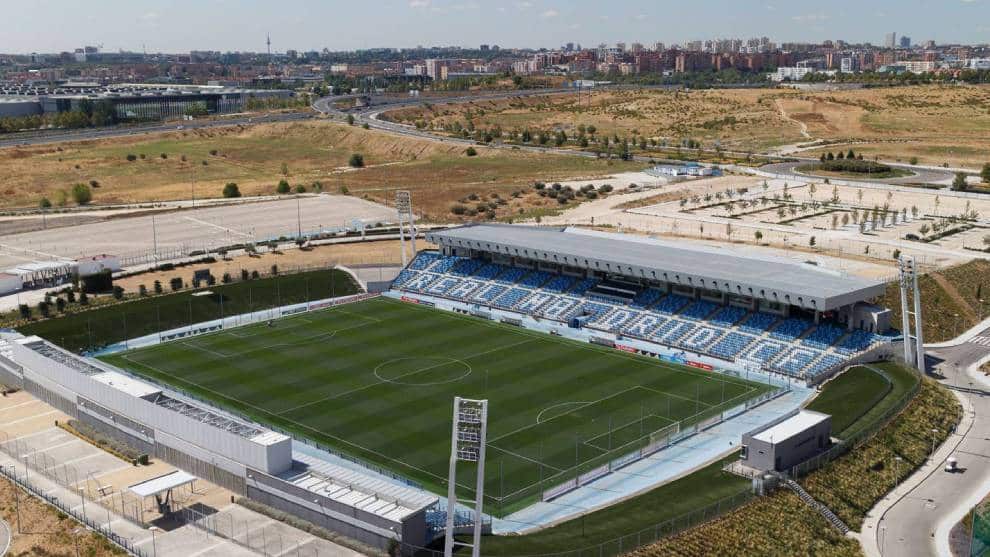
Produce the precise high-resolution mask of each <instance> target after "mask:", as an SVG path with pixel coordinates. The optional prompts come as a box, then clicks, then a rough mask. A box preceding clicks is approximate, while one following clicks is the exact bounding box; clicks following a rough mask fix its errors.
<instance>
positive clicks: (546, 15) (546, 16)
mask: <svg viewBox="0 0 990 557" xmlns="http://www.w3.org/2000/svg"><path fill="white" fill-rule="evenodd" d="M558 15H560V12H558V11H557V10H555V9H553V8H550V9H549V10H547V11H545V12H543V13H542V14H540V17H542V18H544V19H549V18H551V17H557V16H558Z"/></svg>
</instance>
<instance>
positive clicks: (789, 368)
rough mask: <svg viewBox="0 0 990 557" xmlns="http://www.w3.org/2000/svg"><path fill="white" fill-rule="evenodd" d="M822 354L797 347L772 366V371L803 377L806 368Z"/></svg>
mask: <svg viewBox="0 0 990 557" xmlns="http://www.w3.org/2000/svg"><path fill="white" fill-rule="evenodd" d="M821 354H822V353H821V352H820V351H818V350H813V349H811V348H805V347H803V346H796V347H793V348H790V349H789V351H787V352H785V353H784V354H783V355H782V356H780V357H779V358H777V359H776V360H775V361H774V362H773V363H772V364H770V369H772V370H774V371H777V372H780V373H784V374H787V375H793V376H795V377H802V376H803V375H804V374H803V370H804V368H805V367H806V366H807V365H808V364H810V363H811V362H812V361H813V360H814V359H815V358H818V357H819V356H821Z"/></svg>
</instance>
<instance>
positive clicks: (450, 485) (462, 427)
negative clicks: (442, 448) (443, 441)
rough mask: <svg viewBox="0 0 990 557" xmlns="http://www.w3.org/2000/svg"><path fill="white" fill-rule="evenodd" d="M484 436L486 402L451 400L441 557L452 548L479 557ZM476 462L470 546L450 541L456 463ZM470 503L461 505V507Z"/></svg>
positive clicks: (486, 416)
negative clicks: (452, 416) (466, 548)
mask: <svg viewBox="0 0 990 557" xmlns="http://www.w3.org/2000/svg"><path fill="white" fill-rule="evenodd" d="M487 435H488V401H487V400H472V399H468V398H461V397H454V427H453V428H451V436H450V437H451V438H450V476H449V478H448V480H447V529H446V532H447V535H446V539H445V540H444V545H443V554H444V557H451V556H452V555H453V553H454V545H459V546H463V547H470V548H471V557H478V556H479V555H481V515H482V511H483V509H482V502H483V501H484V495H485V440H486V439H487ZM458 462H476V463H477V464H478V467H477V478H476V479H475V489H474V497H475V499H474V501H473V503H474V524H473V526H474V535H473V538H472V540H471V543H469V544H466V543H460V542H455V541H454V518H455V515H456V513H457V503H458V501H459V500H458V499H457V463H458ZM467 502H471V501H465V503H467Z"/></svg>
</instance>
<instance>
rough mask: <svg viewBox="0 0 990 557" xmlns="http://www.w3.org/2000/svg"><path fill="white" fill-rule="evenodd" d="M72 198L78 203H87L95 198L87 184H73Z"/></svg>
mask: <svg viewBox="0 0 990 557" xmlns="http://www.w3.org/2000/svg"><path fill="white" fill-rule="evenodd" d="M72 200H73V201H75V202H76V204H78V205H86V204H87V203H89V202H90V201H92V200H93V192H92V191H91V190H90V189H89V186H87V185H86V184H76V185H74V186H72Z"/></svg>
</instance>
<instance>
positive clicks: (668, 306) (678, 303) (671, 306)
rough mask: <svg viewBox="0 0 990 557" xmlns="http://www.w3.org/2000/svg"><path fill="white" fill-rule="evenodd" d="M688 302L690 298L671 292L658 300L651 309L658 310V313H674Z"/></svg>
mask: <svg viewBox="0 0 990 557" xmlns="http://www.w3.org/2000/svg"><path fill="white" fill-rule="evenodd" d="M690 302H691V299H690V298H687V297H685V296H681V295H680V294H671V295H669V296H665V297H664V298H663V299H662V300H660V302H659V303H658V304H657V305H656V306H655V307H654V308H653V309H655V310H657V311H659V312H660V313H667V314H674V313H677V312H679V311H680V310H681V309H682V308H684V306H686V305H688V303H690Z"/></svg>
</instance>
